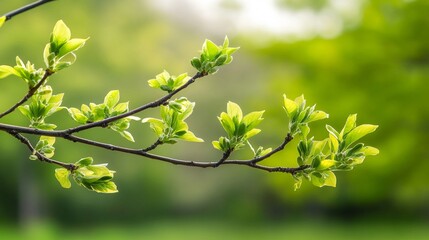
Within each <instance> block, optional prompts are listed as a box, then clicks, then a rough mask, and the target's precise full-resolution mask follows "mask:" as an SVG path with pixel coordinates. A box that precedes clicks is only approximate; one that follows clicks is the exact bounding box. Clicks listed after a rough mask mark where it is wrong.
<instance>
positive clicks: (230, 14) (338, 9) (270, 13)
mask: <svg viewBox="0 0 429 240" xmlns="http://www.w3.org/2000/svg"><path fill="white" fill-rule="evenodd" d="M221 2H224V3H225V2H226V3H230V4H233V5H234V6H237V8H238V10H234V9H228V8H223V7H222V4H221ZM151 4H152V5H153V6H154V7H155V8H157V9H159V10H161V11H163V12H165V13H166V14H168V16H170V17H171V18H173V19H174V20H176V21H183V22H185V23H186V24H191V25H192V24H193V25H195V27H200V28H202V27H205V28H207V27H208V26H209V28H210V29H211V30H218V31H222V30H223V31H224V32H225V31H235V32H258V33H260V32H262V33H267V34H270V35H277V36H295V37H298V38H308V37H312V36H315V35H321V36H324V37H333V36H336V35H337V34H339V33H340V32H341V30H342V29H343V22H344V20H347V21H356V20H358V18H359V13H360V6H361V4H362V1H361V0H330V4H329V7H327V8H326V9H324V10H322V11H319V12H313V11H311V10H298V11H297V10H289V9H285V8H280V7H278V6H277V5H276V0H255V1H251V0H152V1H151Z"/></svg>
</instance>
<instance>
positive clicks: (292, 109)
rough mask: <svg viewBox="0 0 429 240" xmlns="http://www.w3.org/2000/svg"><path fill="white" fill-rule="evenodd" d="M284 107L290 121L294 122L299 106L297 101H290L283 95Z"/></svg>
mask: <svg viewBox="0 0 429 240" xmlns="http://www.w3.org/2000/svg"><path fill="white" fill-rule="evenodd" d="M283 106H284V108H285V110H286V114H287V115H288V117H289V119H290V120H292V119H293V118H294V117H295V115H296V113H297V110H298V104H297V103H296V102H295V101H292V100H290V99H289V98H287V97H286V94H283Z"/></svg>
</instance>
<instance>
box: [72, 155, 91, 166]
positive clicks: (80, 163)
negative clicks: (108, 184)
mask: <svg viewBox="0 0 429 240" xmlns="http://www.w3.org/2000/svg"><path fill="white" fill-rule="evenodd" d="M93 161H94V160H93V159H92V157H86V158H81V159H80V160H79V161H77V162H76V163H75V165H76V166H78V167H86V166H89V165H91V164H92V162H93Z"/></svg>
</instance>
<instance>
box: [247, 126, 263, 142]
mask: <svg viewBox="0 0 429 240" xmlns="http://www.w3.org/2000/svg"><path fill="white" fill-rule="evenodd" d="M260 132H261V129H257V128H254V129H251V130H250V131H248V132H247V133H246V134H245V135H244V138H245V139H246V140H247V139H249V138H251V137H253V136H255V135H256V134H258V133H260Z"/></svg>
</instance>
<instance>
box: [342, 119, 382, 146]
mask: <svg viewBox="0 0 429 240" xmlns="http://www.w3.org/2000/svg"><path fill="white" fill-rule="evenodd" d="M377 128H378V126H377V125H372V124H362V125H360V126H357V127H356V128H354V129H352V130H351V131H350V132H349V133H348V134H346V135H345V136H344V138H345V145H346V147H348V146H349V145H350V144H352V143H354V142H355V141H357V140H359V139H360V138H362V137H364V136H365V135H367V134H369V133H372V132H374V131H375V130H376V129H377Z"/></svg>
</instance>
